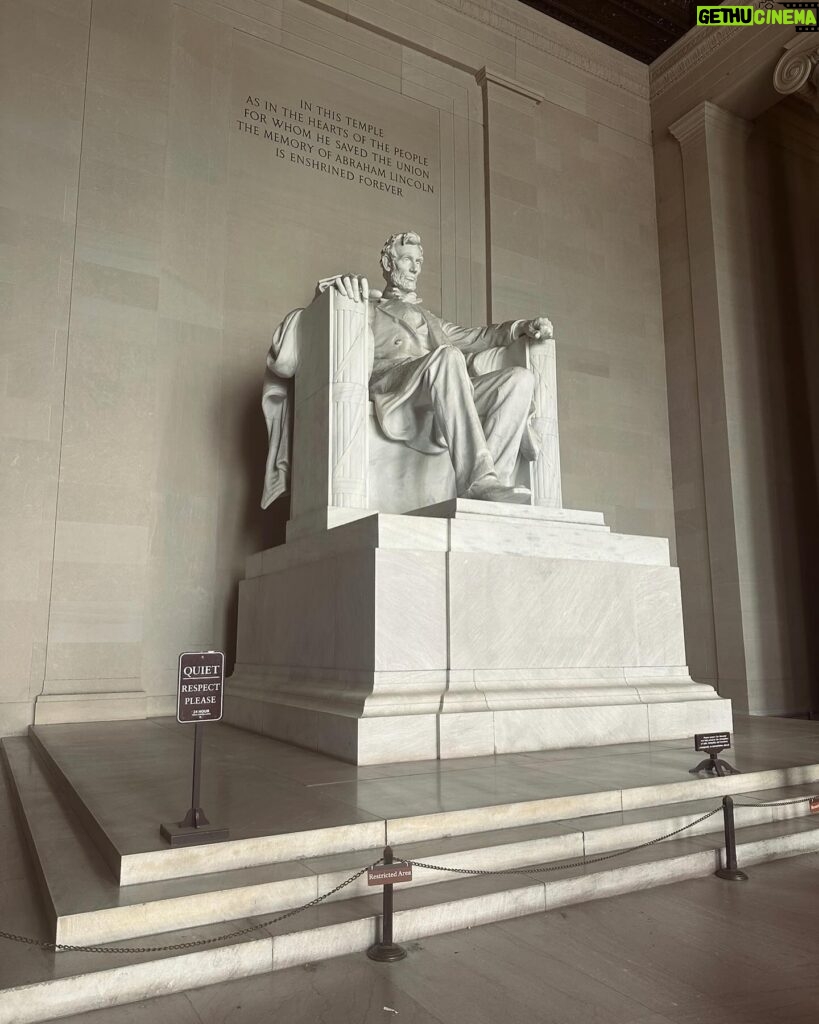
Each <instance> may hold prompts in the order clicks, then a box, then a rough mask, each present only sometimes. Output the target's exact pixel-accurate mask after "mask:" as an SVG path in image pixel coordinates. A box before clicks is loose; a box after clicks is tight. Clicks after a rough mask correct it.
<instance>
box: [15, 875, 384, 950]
mask: <svg viewBox="0 0 819 1024" xmlns="http://www.w3.org/2000/svg"><path fill="white" fill-rule="evenodd" d="M380 863H381V860H380V859H379V860H377V861H374V862H373V864H372V865H371V864H368V865H367V866H366V867H363V868H361V869H360V870H359V871H356V873H355V874H354V875H350V877H349V878H345V879H344V881H343V882H339V884H338V885H337V886H336V887H335V888H334V889H329V890H328V891H327V892H323V893H321V895H319V896H316V898H315V899H312V900H310V902H309V903H304V904H302V906H300V907H294V908H293V909H292V910H287V911H285V913H283V914H279V915H278V916H277V917H270V918H267V919H266V920H265V921H259V922H258V923H257V924H251V925H248V926H247V927H246V928H237V929H235V931H232V932H223V933H222V934H221V935H212V936H210V938H207V939H191V940H190V941H189V942H175V943H173V944H172V945H168V946H69V945H67V944H66V943H64V942H47V941H45V940H43V939H33V938H31V937H30V936H28V935H15V934H14V933H13V932H4V931H0V939H10V940H11V941H12V942H23V943H25V944H26V945H28V946H38V947H39V948H40V949H47V950H49V951H50V952H52V953H58V952H59V953H66V952H69V953H173V952H175V951H176V950H179V949H195V948H196V947H197V946H212V945H213V944H214V943H215V942H227V941H228V940H229V939H238V938H240V937H241V936H242V935H250V934H251V933H252V932H258V931H260V930H261V929H263V928H270V927H271V926H272V925H274V924H279V923H280V922H281V921H286V920H287V919H288V918H290V917H295V916H296V914H301V913H303V912H304V911H305V910H310V909H311V908H312V907H317V906H318V905H319V904H320V903H323V902H324V901H325V900H327V899H329V898H330V897H331V896H334V895H335V894H336V893H337V892H341V890H342V889H344V888H346V887H347V886H348V885H351V884H352V883H353V882H355V881H356V879H358V878H361V876H362V875H364V874H366V873H367V871H368V870H369V869H370V867H374V866H375V864H380Z"/></svg>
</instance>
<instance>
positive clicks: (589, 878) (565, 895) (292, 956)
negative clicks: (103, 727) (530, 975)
mask: <svg viewBox="0 0 819 1024" xmlns="http://www.w3.org/2000/svg"><path fill="white" fill-rule="evenodd" d="M746 833H747V836H746ZM818 849H819V822H817V820H816V819H815V818H800V819H790V820H785V821H776V822H771V823H768V824H766V825H757V826H751V827H749V828H748V829H746V830H744V831H743V839H742V840H741V842H740V843H739V845H738V859H739V863H740V865H743V864H744V865H746V866H747V865H749V864H751V863H756V862H759V861H762V860H772V859H776V858H778V857H787V856H793V855H795V854H798V853H805V852H811V851H816V850H818ZM720 861H721V851H720V847H719V842H718V840H715V839H713V838H703V837H700V838H694V839H690V838H687V839H678V840H673V841H669V842H667V843H664V844H662V845H661V846H657V847H652V848H650V849H648V850H645V849H644V850H640V851H635V852H631V853H625V854H623V856H622V858H618V859H617V860H616V861H609V862H606V863H605V864H594V865H589V866H587V867H586V868H585V869H578V868H577V867H576V866H574V864H573V862H569V864H565V863H561V862H557V863H554V864H549V865H530V869H531V871H532V873H531V874H527V875H515V876H512V877H509V876H483V877H478V878H474V877H463V878H458V879H457V880H455V881H449V882H444V883H442V884H440V885H435V886H421V887H417V888H414V889H412V888H407V887H404V886H399V887H397V888H396V897H395V901H396V914H395V921H394V932H395V939H396V941H397V942H403V943H406V942H411V941H412V940H415V939H420V938H423V937H425V936H428V935H433V934H438V933H441V932H447V931H456V930H459V929H461V928H466V927H474V926H476V925H480V924H486V923H489V922H491V921H498V920H505V919H509V918H513V917H518V916H522V915H524V914H529V913H542V912H549V911H550V910H553V909H556V908H558V907H561V906H566V905H569V904H572V903H579V902H584V901H587V900H591V899H597V898H601V897H604V896H615V895H619V894H623V893H627V892H632V891H635V890H637V889H645V888H650V887H653V886H658V885H663V884H667V883H670V882H674V881H681V880H683V879H690V878H697V877H705V876H708V875H711V874H712V873H713V871H714V870H715V869H716V867H717V866H718V865H719V864H720ZM538 866H546V867H548V868H549V871H548V873H543V874H535V873H534V869H535V868H537V867H538ZM711 884H713V885H715V886H716V885H731V884H738V883H731V882H722V881H717V880H716V879H715V880H714V881H713V883H711ZM379 912H380V898H379V897H378V896H376V895H370V896H368V897H363V898H353V899H346V900H343V901H341V902H335V903H329V904H328V903H325V904H322V905H320V906H318V907H315V908H312V909H311V910H309V911H305V912H303V913H301V914H299V915H297V916H295V917H293V918H291V919H289V920H288V921H284V922H281V923H279V924H275V925H272V926H269V927H265V928H263V929H261V930H260V931H259V932H252V931H248V932H247V933H246V934H244V935H242V936H240V937H236V938H234V939H231V940H228V941H226V942H222V943H220V942H219V941H218V937H219V936H221V935H224V934H225V931H226V928H225V926H224V925H220V926H209V927H207V928H199V929H193V930H186V931H182V932H173V933H166V934H163V935H155V936H148V937H146V938H144V939H143V940H142V941H141V942H140V946H141V947H143V948H145V947H147V948H148V949H150V947H154V946H157V947H161V946H166V945H178V944H182V943H193V944H194V945H193V946H192V947H188V948H187V949H184V950H179V949H176V950H166V951H153V952H149V951H145V952H138V953H127V952H124V953H122V954H96V955H95V954H91V953H85V954H83V953H70V952H67V953H62V954H59V955H58V956H57V957H56V958H54V957H52V961H56V962H58V963H59V969H58V970H55V969H54V967H53V966H50V967H49V968H48V969H44V964H43V957H44V955H41V954H40V953H39V951H37V950H32V957H33V960H34V959H37V958H39V963H38V965H37V966H36V967H35V968H34V969H33V970H32V972H31V975H32V977H30V979H29V980H28V981H27V982H25V981H24V982H23V983H22V984H20V985H19V986H18V987H16V988H12V989H6V990H5V991H3V992H0V1019H2V1020H9V1021H11V1020H14V1021H15V1022H17V1024H29V1022H35V1021H42V1020H50V1019H54V1018H56V1017H59V1016H65V1015H67V1014H69V1013H77V1012H81V1011H83V1010H88V1009H92V1008H93V1009H97V1008H101V1007H106V1006H115V1005H120V1004H123V1003H128V1002H133V1001H136V1000H140V999H145V998H148V997H150V996H154V995H165V994H170V993H173V992H181V991H185V990H186V989H190V988H196V987H200V986H203V985H209V984H216V983H218V982H221V981H226V980H230V979H234V978H239V977H248V976H250V975H254V974H260V973H265V972H267V971H271V970H278V969H280V968H284V967H291V966H295V965H297V964H304V963H309V962H311V961H315V960H318V959H325V958H329V957H332V956H341V955H343V954H346V953H354V952H363V950H365V949H366V948H367V947H368V946H369V945H370V944H371V943H372V942H373V941H375V940H376V938H377V935H378V932H379V927H380V922H379ZM258 923H259V922H258V919H257V920H255V921H254V920H252V919H251V920H247V919H245V920H242V921H237V922H234V923H233V924H234V926H235V928H236V929H242V928H248V929H250V928H252V927H253V925H254V924H258ZM228 930H230V929H228ZM209 939H217V941H216V942H214V943H213V944H210V945H202V946H201V947H199V948H197V946H196V945H195V944H196V943H197V942H202V941H203V940H205V941H206V940H209ZM115 945H119V946H120V947H127V945H128V944H126V943H120V944H115ZM120 958H121V959H120ZM394 969H395V970H400V969H401V968H400V966H396V967H395V968H394ZM38 973H39V975H40V976H39V977H36V976H35V975H37V974H38Z"/></svg>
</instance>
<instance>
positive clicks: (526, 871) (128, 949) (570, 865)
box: [0, 794, 819, 954]
mask: <svg viewBox="0 0 819 1024" xmlns="http://www.w3.org/2000/svg"><path fill="white" fill-rule="evenodd" d="M730 799H731V798H730V797H727V798H724V799H723V802H722V803H720V804H719V805H718V806H716V807H714V808H713V809H712V810H710V811H706V813H705V814H701V815H700V816H699V817H698V818H694V819H693V820H692V821H689V822H688V823H687V824H685V825H681V826H680V827H679V828H675V829H674V830H673V831H672V832H666V833H665V834H664V835H661V836H657V837H656V838H655V839H649V840H648V841H647V842H645V843H639V844H638V845H637V846H629V847H628V848H626V849H624V850H614V851H613V852H612V853H605V854H600V855H598V856H596V857H587V856H585V855H584V856H583V857H581V858H580V859H579V860H574V861H559V862H557V863H555V864H547V865H543V866H540V867H530V868H506V869H495V870H491V869H487V868H456V867H450V866H448V865H445V864H432V863H429V862H428V861H422V860H410V859H405V858H401V860H402V862H403V863H404V864H411V865H412V866H413V867H416V868H426V869H427V870H428V871H445V872H447V873H449V874H456V875H475V876H479V877H484V876H491V875H495V876H501V875H529V876H532V875H538V874H546V873H548V872H552V871H570V870H572V869H574V868H586V867H589V866H590V865H593V864H602V863H604V862H606V861H610V860H614V859H615V858H616V857H625V856H627V855H628V854H631V853H636V852H638V851H639V850H647V849H649V848H650V847H652V846H656V845H657V844H658V843H662V842H664V841H665V840H667V839H673V838H674V837H675V836H678V835H680V834H681V833H683V832H686V831H687V830H688V829H690V828H694V827H695V826H696V825H700V824H701V823H702V822H704V821H707V820H708V819H709V818H712V817H713V816H714V815H715V814H719V813H720V812H723V811H724V805H725V800H728V801H730ZM817 801H819V794H817V795H810V796H803V797H797V798H796V799H793V800H775V801H770V802H767V803H734V804H733V807H760V808H761V807H790V806H793V805H795V804H804V803H808V802H817ZM729 845H731V844H729ZM383 863H384V858H383V857H381V858H379V859H378V860H376V861H373V863H372V864H368V865H366V866H365V867H363V868H360V869H359V870H358V871H356V872H355V873H354V874H352V875H350V876H349V878H345V879H344V881H343V882H339V884H338V885H336V886H335V887H334V888H332V889H329V890H328V891H327V892H324V893H321V894H320V895H318V896H316V897H315V898H314V899H312V900H310V902H309V903H304V904H302V905H301V906H299V907H294V908H293V909H292V910H287V911H285V912H284V913H283V914H279V915H277V916H276V917H271V918H267V919H266V920H264V921H259V922H258V923H257V924H252V925H248V926H247V927H245V928H237V929H235V930H234V931H230V932H223V933H221V934H219V935H212V936H210V937H209V938H205V939H191V940H190V941H188V942H175V943H173V944H169V945H166V946H103V945H91V946H72V945H68V944H67V943H63V942H48V941H46V940H44V939H35V938H32V937H31V936H28V935H17V934H15V933H14V932H7V931H2V930H0V939H8V940H10V941H11V942H21V943H24V944H25V945H28V946H36V947H38V948H39V949H45V950H48V951H49V952H52V953H56V952H72V953H122V954H132V953H172V952H176V951H177V950H182V949H196V948H197V947H200V946H211V945H213V944H214V943H219V942H227V941H229V940H231V939H238V938H241V937H242V936H244V935H250V934H252V933H253V932H257V931H261V930H262V929H265V928H270V927H271V926H273V925H276V924H280V923H281V922H282V921H287V920H288V919H289V918H291V917H295V916H296V915H297V914H301V913H303V912H304V911H305V910H310V909H311V908H313V907H317V906H319V904H321V903H323V902H324V901H325V900H327V899H329V898H330V897H331V896H335V894H336V893H337V892H341V890H342V889H345V888H346V887H347V886H348V885H351V884H352V883H353V882H355V881H357V880H358V879H359V878H361V877H362V875H365V874H366V873H367V871H369V869H370V868H371V867H375V866H376V865H377V864H383Z"/></svg>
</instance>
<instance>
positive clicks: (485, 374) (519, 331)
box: [262, 231, 552, 508]
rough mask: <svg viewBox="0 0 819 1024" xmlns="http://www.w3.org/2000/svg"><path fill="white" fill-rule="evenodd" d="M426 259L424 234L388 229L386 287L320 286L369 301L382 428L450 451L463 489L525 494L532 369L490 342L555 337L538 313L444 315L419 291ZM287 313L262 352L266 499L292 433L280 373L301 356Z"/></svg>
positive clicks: (277, 487)
mask: <svg viewBox="0 0 819 1024" xmlns="http://www.w3.org/2000/svg"><path fill="white" fill-rule="evenodd" d="M423 262H424V252H423V248H422V246H421V239H420V237H419V236H418V235H417V234H416V233H415V232H412V231H406V232H402V233H400V234H395V235H391V236H390V238H389V239H388V240H387V241H386V242H385V243H384V246H383V248H382V250H381V267H382V271H383V274H384V278H385V280H386V283H387V287H386V288H385V289H384V291H383V292H379V291H376V290H375V289H372V290H371V289H370V288H369V285H368V282H367V279H366V278H365V277H362V276H359V275H355V274H349V275H337V276H335V277H330V278H325V279H323V280H321V281H319V282H318V285H317V290H318V291H319V292H322V291H324V290H326V289H327V288H334V289H336V290H337V291H338V292H339V293H340V294H341V295H343V296H346V297H347V298H349V299H352V300H353V301H356V302H362V303H366V304H367V308H368V321H369V325H370V330H371V332H372V341H373V364H372V371H371V375H370V382H369V387H370V397H371V399H372V402H373V405H374V407H375V412H376V416H377V419H378V423H379V425H380V427H381V430H382V431H383V433H384V434H385V436H386V437H388V438H390V439H392V440H395V441H399V442H403V443H404V444H406V445H408V446H410V447H411V448H414V449H416V450H417V451H420V452H424V453H428V454H439V453H442V452H443V451H448V452H449V457H450V459H451V461H452V466H453V469H454V471H455V483H456V490H457V494H458V496H459V497H465V498H477V499H483V500H489V501H504V502H514V503H518V504H529V503H530V501H531V494H530V491H529V490H528V488H526V487H520V486H516V485H515V483H514V474H515V467H516V464H517V460H518V457H519V456H520V457H522V458H524V459H525V460H528V461H532V460H533V459H535V458H536V457H537V451H538V439H537V438H536V437H535V436H534V435H533V431H532V429H531V427H530V422H529V421H530V416H531V413H532V393H533V388H534V377H533V374H532V372H531V371H530V370H528V369H526V368H525V367H522V366H511V367H506V368H504V369H497V368H496V361H494V360H493V358H492V356H493V352H496V351H497V350H498V349H501V348H505V347H507V346H509V345H511V344H512V343H513V342H516V341H529V340H531V341H538V340H540V339H541V338H550V337H552V324H551V323H550V321H549V320H548V319H547V318H546V317H543V316H540V317H536V318H535V319H533V320H515V321H509V322H507V323H503V324H498V325H492V326H488V327H459V326H457V325H456V324H451V323H447V322H445V321H443V320H441V318H440V317H438V316H436V315H435V314H434V313H432V312H430V310H428V309H426V308H425V307H424V306H423V305H422V300H421V299H420V298H419V297H418V295H417V294H416V284H417V280H418V276H419V274H420V273H421V268H422V265H423ZM301 312H302V311H301V310H294V311H293V312H291V313H289V314H288V315H287V317H286V318H285V320H284V321H283V322H282V323H281V324H280V325H279V327H278V328H277V329H276V332H275V334H274V336H273V343H272V345H271V348H270V352H269V353H268V357H267V374H266V377H265V386H264V389H263V394H262V406H263V409H264V412H265V418H266V420H267V424H268V433H269V439H270V450H269V454H268V460H267V471H266V476H265V488H264V495H263V498H262V507H263V508H266V507H267V506H268V505H269V504H270V503H271V502H272V501H273V500H274V499H275V498H276V497H278V495H279V494H282V493H284V492H285V490H286V488H287V474H288V471H289V452H288V446H289V438H288V425H287V389H286V378H288V377H291V376H293V375H294V374H295V372H296V369H297V364H298V320H299V315H300V314H301Z"/></svg>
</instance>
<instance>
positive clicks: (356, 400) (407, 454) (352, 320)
mask: <svg viewBox="0 0 819 1024" xmlns="http://www.w3.org/2000/svg"><path fill="white" fill-rule="evenodd" d="M299 330H300V332H301V358H300V363H299V370H298V373H297V374H296V377H295V399H294V423H293V459H292V467H293V469H292V474H293V475H292V482H291V519H290V523H289V524H288V534H287V536H288V538H290V537H296V536H299V535H301V534H304V533H312V532H314V531H316V530H321V529H328V528H331V527H333V526H337V525H339V524H341V523H344V522H349V521H351V520H353V519H358V518H361V517H362V516H364V515H368V514H371V513H372V512H391V513H403V512H410V511H413V510H415V509H419V508H424V507H426V506H429V505H433V504H436V503H437V502H441V501H443V500H446V499H449V498H454V497H455V475H454V472H453V470H452V464H451V462H450V460H449V457H448V455H447V453H446V452H442V453H441V454H440V455H424V454H423V453H421V452H417V451H415V450H414V449H412V448H408V447H407V446H406V445H404V444H401V443H399V442H396V441H391V440H389V439H388V438H386V437H385V436H384V434H383V433H382V432H381V429H380V427H379V425H378V422H377V420H376V418H375V412H374V409H373V406H372V403H371V402H370V401H369V394H368V382H369V377H370V370H371V367H372V352H371V351H370V350H369V348H368V332H367V330H366V314H365V309H364V307H363V306H362V304H360V303H356V302H353V301H352V300H350V299H347V298H344V297H343V296H341V295H339V294H338V292H336V291H335V290H333V289H328V290H327V291H325V292H323V293H322V294H320V295H318V296H317V297H316V298H315V299H314V301H313V302H312V304H311V305H310V306H309V307H308V309H307V310H305V312H304V314H303V315H302V319H301V322H300V324H299ZM482 362H483V363H484V365H485V366H486V367H487V368H491V369H502V368H504V367H506V366H526V367H528V368H529V369H531V370H532V371H533V372H534V374H535V381H536V386H535V395H534V404H535V408H534V417H535V427H536V429H537V431H538V433H539V434H540V436H541V437H542V439H543V445H542V449H541V453H540V455H539V457H538V459H537V461H536V462H534V463H531V464H530V463H524V462H520V463H519V467H518V482H519V483H522V484H525V485H526V486H527V487H530V488H531V490H532V503H533V504H534V505H538V506H544V507H547V508H555V509H559V508H560V507H561V490H560V453H559V439H558V420H557V387H556V379H555V343H554V339H548V340H545V341H542V342H537V343H528V344H527V343H525V342H516V343H515V344H513V345H511V346H509V348H502V349H494V350H492V351H491V352H490V353H484V354H483V356H482Z"/></svg>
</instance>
